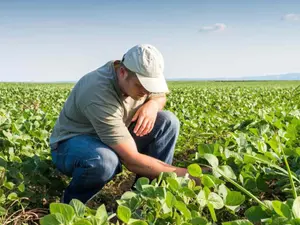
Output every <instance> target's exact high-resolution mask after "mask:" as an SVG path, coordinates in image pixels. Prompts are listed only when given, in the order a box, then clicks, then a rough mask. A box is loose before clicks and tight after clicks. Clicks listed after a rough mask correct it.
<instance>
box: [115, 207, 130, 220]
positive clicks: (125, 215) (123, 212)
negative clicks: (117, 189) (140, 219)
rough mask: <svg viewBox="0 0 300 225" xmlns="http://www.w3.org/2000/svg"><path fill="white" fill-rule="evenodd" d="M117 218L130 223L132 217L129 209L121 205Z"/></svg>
mask: <svg viewBox="0 0 300 225" xmlns="http://www.w3.org/2000/svg"><path fill="white" fill-rule="evenodd" d="M117 217H118V218H119V219H120V220H122V221H123V222H124V223H128V221H129V219H130V217H131V211H130V209H129V208H128V207H126V206H123V205H119V206H118V209H117Z"/></svg>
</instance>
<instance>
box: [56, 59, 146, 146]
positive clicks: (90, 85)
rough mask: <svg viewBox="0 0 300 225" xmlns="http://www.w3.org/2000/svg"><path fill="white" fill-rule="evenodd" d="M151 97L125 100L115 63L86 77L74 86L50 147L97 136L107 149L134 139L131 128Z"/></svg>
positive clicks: (58, 121) (108, 64) (57, 123)
mask: <svg viewBox="0 0 300 225" xmlns="http://www.w3.org/2000/svg"><path fill="white" fill-rule="evenodd" d="M146 99H147V97H145V98H142V99H140V100H134V99H132V98H131V97H124V96H123V95H122V93H121V90H120V88H119V86H118V83H117V76H116V73H115V69H114V61H110V62H108V63H106V64H105V65H104V66H102V67H100V68H98V69H96V70H95V71H92V72H90V73H88V74H86V75H85V76H83V77H82V78H81V79H80V80H79V81H78V82H77V83H76V85H75V86H74V88H73V90H72V91H71V93H70V95H69V97H68V99H67V101H66V102H65V104H64V106H63V109H62V111H61V112H60V115H59V118H58V119H57V121H56V124H55V126H54V128H53V132H52V134H51V137H50V144H54V143H57V142H59V141H62V140H65V139H68V138H71V137H74V136H76V135H81V134H94V135H95V134H97V135H98V136H99V138H100V140H101V141H102V142H103V143H105V144H107V145H115V144H119V143H120V142H122V141H124V140H126V139H128V138H130V137H131V135H130V133H129V131H128V126H129V125H130V123H131V120H132V117H133V116H134V114H135V112H136V111H137V110H138V108H139V107H140V106H141V105H142V104H143V103H144V102H145V101H146Z"/></svg>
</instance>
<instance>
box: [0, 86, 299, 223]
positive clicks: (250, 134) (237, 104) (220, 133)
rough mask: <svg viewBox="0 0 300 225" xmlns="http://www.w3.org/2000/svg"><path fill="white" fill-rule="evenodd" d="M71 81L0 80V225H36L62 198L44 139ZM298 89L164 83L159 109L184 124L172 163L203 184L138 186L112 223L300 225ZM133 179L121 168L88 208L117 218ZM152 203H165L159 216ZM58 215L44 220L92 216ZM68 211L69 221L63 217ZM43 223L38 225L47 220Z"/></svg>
mask: <svg viewBox="0 0 300 225" xmlns="http://www.w3.org/2000/svg"><path fill="white" fill-rule="evenodd" d="M73 85H74V84H31V83H18V84H15V83H0V223H1V224H9V223H8V222H10V223H12V222H14V221H19V222H20V221H24V222H25V221H31V223H33V221H35V222H37V221H38V219H39V218H40V217H42V216H44V215H46V214H48V213H49V211H48V208H49V204H50V203H52V202H59V198H60V196H61V194H62V191H63V189H64V187H65V186H66V185H67V183H68V181H69V178H67V177H65V176H63V175H61V174H60V173H58V172H57V171H56V170H55V168H54V167H53V165H52V163H51V158H50V152H49V151H50V150H49V144H48V138H49V135H50V133H51V129H52V127H53V126H54V123H55V121H56V119H57V116H58V114H59V112H60V110H61V108H62V106H63V103H64V102H65V100H66V98H67V96H68V94H69V92H70V90H71V88H72V87H73ZM299 85H300V81H266V82H262V81H259V82H255V81H249V82H191V81H188V82H169V87H170V89H171V93H170V94H169V96H168V102H167V105H166V109H167V110H170V111H172V112H173V113H174V114H175V115H176V116H177V117H178V118H179V120H180V123H181V130H180V136H179V139H178V142H177V145H176V154H175V159H174V164H176V165H178V166H188V165H191V164H193V166H192V167H190V170H189V172H190V173H191V174H193V175H194V176H199V177H201V180H202V185H201V187H195V184H193V182H192V181H190V180H188V179H181V178H177V177H174V176H173V175H168V176H166V177H162V178H161V180H159V182H158V181H156V183H155V181H154V182H153V183H149V181H147V180H141V181H139V183H138V184H137V186H138V187H137V193H134V194H127V196H126V198H124V197H123V198H124V199H123V200H122V201H119V202H118V203H119V208H118V209H119V211H118V219H119V220H120V221H123V222H128V223H133V222H134V220H133V219H138V220H144V221H147V224H166V223H167V222H166V221H168V222H169V224H184V223H185V224H209V223H210V222H212V221H215V222H218V223H221V222H225V221H233V220H240V219H243V220H244V221H243V223H245V224H250V221H251V222H253V223H256V222H261V221H262V219H264V221H268V222H269V224H272V223H273V222H274V223H276V222H279V221H281V222H282V223H283V222H284V221H285V222H287V221H289V222H290V221H293V222H290V223H291V224H299V220H297V219H296V218H298V217H299V219H300V212H299V210H300V199H299V197H298V198H297V195H299V188H300V160H299V156H300V141H299V137H300V136H299V135H300V95H299V94H300V91H299V88H297V87H298V86H299ZM197 165H207V166H210V167H212V169H213V170H214V173H213V174H212V175H210V174H202V173H201V170H199V168H198V167H197ZM287 165H289V167H290V168H288V167H287ZM289 170H290V171H289ZM131 177H132V174H130V173H128V172H124V173H123V174H120V175H119V176H117V177H116V179H115V180H114V181H113V182H111V183H110V184H108V186H107V187H106V188H105V189H104V190H103V191H101V192H100V193H99V196H98V197H96V198H95V199H94V200H93V201H92V202H91V203H90V205H89V206H90V208H95V209H97V208H98V207H99V206H100V205H101V204H102V203H105V205H106V208H107V210H108V211H109V212H112V211H113V212H116V209H117V207H118V204H117V202H116V200H117V199H119V198H120V197H121V195H122V194H123V193H124V192H125V191H129V188H128V187H129V186H130V185H127V184H126V182H125V183H124V180H125V181H126V180H131ZM232 181H233V182H232ZM239 187H242V188H239ZM245 190H246V191H248V192H251V193H250V194H249V193H247V192H245ZM287 199H290V200H289V201H288V202H285V201H286V200H287ZM298 199H299V200H298ZM275 200H276V201H277V202H275V203H273V202H274V201H275ZM271 201H273V202H271ZM298 202H299V203H298ZM297 204H299V205H297ZM158 205H161V206H163V208H161V209H160V210H159V211H157V209H156V208H157V207H158ZM277 206H278V207H277ZM298 206H299V210H298V209H296V208H297V207H298ZM56 207H58V208H59V207H60V206H56ZM73 207H74V206H73ZM266 207H267V208H266ZM75 208H76V207H75ZM57 210H58V211H55V209H53V211H52V217H51V219H53V218H56V217H55V216H53V215H54V212H60V213H61V214H62V215H63V216H65V217H66V218H67V219H65V223H66V224H68V223H69V222H68V221H71V219H70V218H72V220H76V218H77V219H78V218H83V217H84V218H85V219H84V220H88V221H90V223H91V224H94V223H92V222H91V220H90V219H89V218H90V217H93V216H95V217H96V213H95V212H93V211H89V210H87V209H86V215H89V216H90V217H87V216H83V215H79V214H76V213H73V214H72V212H71V211H72V210H73V209H72V210H70V209H63V210H61V208H59V209H57ZM68 210H69V211H68ZM101 210H102V211H101ZM101 210H100V211H101V215H102V214H103V213H104V211H103V209H101ZM126 210H127V211H126ZM128 210H129V211H130V213H129V211H128ZM67 211H68V212H69V214H70V215H71V216H70V215H69V214H68V215H69V216H67V215H66V214H64V213H66V212H67ZM73 211H74V210H73ZM75 211H76V209H75ZM104 214H105V213H104ZM109 214H110V213H109ZM124 215H126V216H124ZM128 215H130V216H129V218H128ZM47 218H48V219H46V220H44V224H51V223H52V224H53V222H51V223H50V222H49V221H51V220H50V219H49V218H50V216H48V217H47ZM105 218H106V217H105ZM98 219H99V218H98ZM102 219H103V218H102ZM127 219H128V220H127ZM82 220H83V219H82ZM99 220H100V219H99ZM45 221H46V222H45ZM52 221H53V220H52ZM66 221H67V222H66ZM98 222H99V221H98ZM19 224H21V222H20V223H19ZM70 224H71V222H70ZM84 224H89V223H87V222H86V223H84ZM96 224H97V223H96ZM138 224H145V223H142V222H141V223H138ZM232 224H234V223H232Z"/></svg>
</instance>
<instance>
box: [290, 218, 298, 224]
mask: <svg viewBox="0 0 300 225" xmlns="http://www.w3.org/2000/svg"><path fill="white" fill-rule="evenodd" d="M289 222H290V223H291V225H300V219H293V220H290V221H289Z"/></svg>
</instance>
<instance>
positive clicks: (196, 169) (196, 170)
mask: <svg viewBox="0 0 300 225" xmlns="http://www.w3.org/2000/svg"><path fill="white" fill-rule="evenodd" d="M187 169H188V172H189V174H190V175H192V176H193V177H200V176H201V174H202V169H201V167H200V166H199V165H198V164H192V165H189V166H188V167H187Z"/></svg>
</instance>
